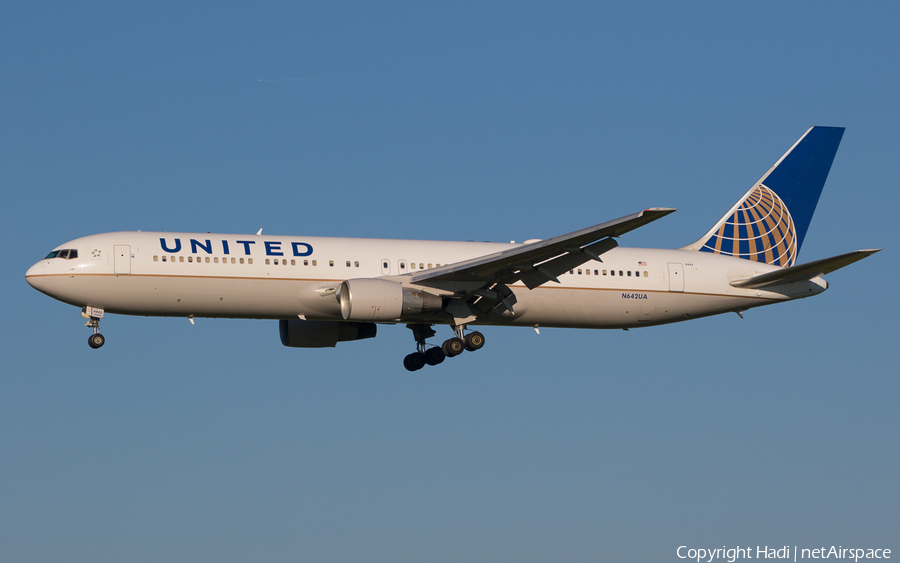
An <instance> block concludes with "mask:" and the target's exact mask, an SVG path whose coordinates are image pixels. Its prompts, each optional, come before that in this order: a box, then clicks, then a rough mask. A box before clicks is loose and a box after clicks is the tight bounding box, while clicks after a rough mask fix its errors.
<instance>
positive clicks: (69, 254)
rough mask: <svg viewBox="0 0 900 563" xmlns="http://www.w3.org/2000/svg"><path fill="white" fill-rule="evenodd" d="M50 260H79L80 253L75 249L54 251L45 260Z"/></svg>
mask: <svg viewBox="0 0 900 563" xmlns="http://www.w3.org/2000/svg"><path fill="white" fill-rule="evenodd" d="M50 258H64V259H66V260H71V259H73V258H78V251H77V250H75V249H74V248H65V249H63V250H54V251H53V252H51V253H50V254H48V255H47V257H46V258H44V260H48V259H50Z"/></svg>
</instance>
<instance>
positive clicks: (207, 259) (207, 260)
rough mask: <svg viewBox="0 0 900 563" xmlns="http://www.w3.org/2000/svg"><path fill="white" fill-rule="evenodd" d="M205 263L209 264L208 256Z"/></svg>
mask: <svg viewBox="0 0 900 563" xmlns="http://www.w3.org/2000/svg"><path fill="white" fill-rule="evenodd" d="M206 263H207V264H209V256H207V257H206Z"/></svg>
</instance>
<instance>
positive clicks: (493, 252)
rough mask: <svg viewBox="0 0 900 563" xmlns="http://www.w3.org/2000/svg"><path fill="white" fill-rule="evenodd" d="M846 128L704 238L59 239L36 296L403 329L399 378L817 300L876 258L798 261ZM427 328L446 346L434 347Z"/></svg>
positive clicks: (335, 327) (333, 326)
mask: <svg viewBox="0 0 900 563" xmlns="http://www.w3.org/2000/svg"><path fill="white" fill-rule="evenodd" d="M843 133H844V129H843V128H838V127H812V128H810V129H809V130H808V131H806V133H805V134H804V135H803V136H802V137H801V138H800V139H799V140H798V141H797V142H796V143H795V144H794V146H792V147H791V148H790V150H788V151H787V153H785V155H784V156H782V157H781V158H780V159H779V160H778V162H776V163H775V165H774V166H772V168H771V169H770V170H769V171H768V172H766V173H765V174H764V175H763V177H762V178H761V179H760V180H759V181H758V182H756V183H755V184H753V187H752V188H750V190H749V191H748V192H747V193H746V194H745V195H744V197H742V198H741V199H740V200H739V201H738V202H737V203H736V204H734V206H733V207H732V208H731V209H729V210H728V212H727V213H726V214H725V215H724V216H723V217H722V218H721V219H720V220H719V221H718V222H717V223H716V224H715V225H713V226H712V228H711V229H709V231H707V233H706V234H704V235H703V236H702V237H700V239H699V240H697V241H696V242H694V243H693V244H690V245H688V246H685V247H682V248H678V249H674V250H661V249H652V248H621V247H619V245H618V243H617V242H616V239H617V238H618V237H621V236H622V235H624V234H625V233H627V232H629V231H631V230H634V229H636V228H638V227H641V226H643V225H646V224H647V223H650V222H651V221H655V220H657V219H659V218H660V217H663V216H665V215H668V214H669V213H672V212H673V211H675V210H674V209H667V208H660V207H654V208H650V209H646V210H644V211H640V212H638V213H634V214H632V215H627V216H625V217H621V218H619V219H615V220H612V221H608V222H606V223H601V224H599V225H595V226H593V227H587V228H585V229H581V230H578V231H574V232H571V233H568V234H564V235H560V236H557V237H553V238H550V239H546V240H530V241H525V242H524V243H522V244H515V243H509V244H499V243H481V242H435V241H421V240H383V239H354V238H330V237H329V238H324V237H306V236H264V235H262V234H261V233H262V231H260V232H259V233H257V234H256V235H249V236H248V235H233V234H209V233H205V234H197V233H168V232H165V233H159V232H141V231H136V232H118V233H105V234H99V235H91V236H86V237H82V238H78V239H75V240H72V241H70V242H67V243H65V244H62V245H60V246H58V247H57V248H56V249H54V250H53V251H52V252H51V253H50V254H48V255H47V257H46V258H44V259H43V260H40V261H39V262H38V263H36V264H35V265H34V266H32V267H31V268H30V269H29V270H28V271H27V272H26V274H25V279H26V280H27V281H28V283H29V284H31V285H32V286H33V287H34V288H35V289H37V290H38V291H41V292H43V293H46V294H47V295H49V296H51V297H54V298H56V299H58V300H60V301H63V302H65V303H69V304H71V305H75V306H76V307H81V309H82V313H81V315H82V317H84V318H86V319H87V322H86V324H85V326H87V327H90V328H92V329H93V332H92V334H91V335H90V337H89V338H88V344H89V345H90V346H91V348H100V347H101V346H103V343H104V341H105V339H104V337H103V336H102V335H101V334H100V332H99V324H100V320H101V319H102V318H103V315H104V313H119V314H124V315H144V316H167V317H187V318H189V319H190V320H191V322H193V318H194V317H228V318H253V319H276V320H278V321H279V330H280V333H281V342H282V344H284V345H285V346H292V347H297V348H317V347H327V346H335V345H336V344H337V343H338V342H346V341H350V340H361V339H364V338H372V337H374V336H375V333H376V329H377V325H378V324H395V323H405V324H406V326H407V327H409V328H410V329H411V330H412V334H413V337H414V339H415V342H416V351H415V352H413V353H411V354H409V355H407V356H406V357H405V358H404V360H403V365H404V367H406V369H408V370H410V371H415V370H418V369H421V368H422V367H424V366H425V365H426V364H427V365H436V364H439V363H441V362H443V361H444V358H447V357H453V356H457V355H459V354H461V353H463V352H464V351H475V350H478V349H479V348H481V347H482V346H484V336H483V335H482V334H481V333H480V332H477V331H473V330H471V329H470V327H473V326H488V325H494V326H529V327H534V329H535V330H539V328H540V327H563V328H616V329H630V328H637V327H643V326H652V325H660V324H666V323H674V322H679V321H684V320H688V319H694V318H698V317H705V316H709V315H716V314H719V313H726V312H735V313H737V314H739V315H742V314H743V312H744V311H746V310H747V309H751V308H753V307H760V306H762V305H770V304H772V303H781V302H783V301H790V300H792V299H801V298H804V297H810V296H812V295H818V294H819V293H822V292H823V291H825V289H826V288H827V287H828V283H827V282H826V281H825V280H824V279H822V278H821V276H822V275H824V274H827V273H829V272H832V271H834V270H837V269H838V268H842V267H844V266H847V265H848V264H851V263H853V262H856V261H857V260H861V259H862V258H865V257H867V256H869V255H870V254H873V253H875V252H878V250H857V251H855V252H850V253H848V254H842V255H840V256H835V257H832V258H825V259H822V260H816V261H814V262H808V263H806V264H800V265H797V264H795V262H796V260H797V254H798V253H799V251H800V247H801V246H802V245H803V239H804V238H805V236H806V231H807V229H808V228H809V224H810V220H811V219H812V216H813V211H815V208H816V204H817V203H818V200H819V195H820V194H821V192H822V187H823V186H824V184H825V179H826V177H827V176H828V172H829V170H830V169H831V164H832V161H833V160H834V155H835V153H836V152H837V148H838V145H839V144H840V141H841V137H842V135H843ZM434 325H449V327H450V328H451V329H452V331H453V334H454V336H453V337H451V338H449V339H448V340H446V341H445V342H443V344H442V345H440V346H436V345H435V346H432V345H429V344H428V342H427V339H428V338H430V337H432V336H434V335H435V331H434V330H433V328H432V327H433V326H434Z"/></svg>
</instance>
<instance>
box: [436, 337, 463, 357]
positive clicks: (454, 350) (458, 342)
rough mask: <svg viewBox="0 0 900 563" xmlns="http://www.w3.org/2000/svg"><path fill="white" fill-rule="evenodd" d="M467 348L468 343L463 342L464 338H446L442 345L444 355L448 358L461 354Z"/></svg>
mask: <svg viewBox="0 0 900 563" xmlns="http://www.w3.org/2000/svg"><path fill="white" fill-rule="evenodd" d="M465 349H466V343H465V342H463V339H462V338H456V337H453V338H451V339H450V340H445V341H444V343H443V344H442V345H441V350H443V351H444V355H445V356H447V357H448V358H452V357H453V356H459V355H460V354H462V353H463V351H464V350H465Z"/></svg>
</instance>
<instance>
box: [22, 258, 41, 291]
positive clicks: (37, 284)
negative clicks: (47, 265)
mask: <svg viewBox="0 0 900 563" xmlns="http://www.w3.org/2000/svg"><path fill="white" fill-rule="evenodd" d="M25 281H27V282H28V285H30V286H31V287H33V288H35V289H36V290H38V291H43V288H44V263H43V262H38V263H37V264H35V265H34V266H32V267H30V268H28V271H27V272H25Z"/></svg>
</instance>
